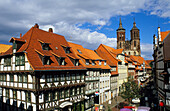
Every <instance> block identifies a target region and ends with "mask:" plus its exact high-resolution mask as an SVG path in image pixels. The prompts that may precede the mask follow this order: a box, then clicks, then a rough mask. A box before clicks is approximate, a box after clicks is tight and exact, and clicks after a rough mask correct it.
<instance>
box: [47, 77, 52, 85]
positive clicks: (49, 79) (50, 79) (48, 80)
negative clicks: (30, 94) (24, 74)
mask: <svg viewBox="0 0 170 111" xmlns="http://www.w3.org/2000/svg"><path fill="white" fill-rule="evenodd" d="M46 81H47V82H48V83H49V82H50V83H52V75H47V78H46Z"/></svg>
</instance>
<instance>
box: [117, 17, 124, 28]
mask: <svg viewBox="0 0 170 111" xmlns="http://www.w3.org/2000/svg"><path fill="white" fill-rule="evenodd" d="M117 30H125V29H124V28H123V27H122V21H121V18H120V20H119V28H118V29H117Z"/></svg>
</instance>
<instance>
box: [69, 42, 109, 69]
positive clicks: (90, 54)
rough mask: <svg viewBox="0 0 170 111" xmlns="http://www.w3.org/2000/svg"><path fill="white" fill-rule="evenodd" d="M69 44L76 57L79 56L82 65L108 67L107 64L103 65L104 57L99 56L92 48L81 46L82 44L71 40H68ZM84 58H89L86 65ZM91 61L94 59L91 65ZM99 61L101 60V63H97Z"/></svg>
mask: <svg viewBox="0 0 170 111" xmlns="http://www.w3.org/2000/svg"><path fill="white" fill-rule="evenodd" d="M69 45H70V47H71V48H72V50H73V52H74V53H75V54H76V55H77V57H79V59H80V64H82V65H83V66H84V67H86V68H100V69H110V67H109V65H107V64H106V65H104V59H102V58H101V57H99V56H98V55H97V54H96V53H95V52H94V51H93V50H90V49H86V48H83V46H81V45H79V44H75V43H71V42H69ZM86 59H88V60H89V62H90V63H89V65H86ZM92 61H94V63H95V65H92ZM99 61H101V62H102V64H101V65H99Z"/></svg>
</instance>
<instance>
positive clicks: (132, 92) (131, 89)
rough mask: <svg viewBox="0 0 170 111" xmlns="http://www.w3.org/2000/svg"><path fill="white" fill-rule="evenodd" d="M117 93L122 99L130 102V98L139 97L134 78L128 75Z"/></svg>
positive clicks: (138, 89) (138, 88)
mask: <svg viewBox="0 0 170 111" xmlns="http://www.w3.org/2000/svg"><path fill="white" fill-rule="evenodd" d="M119 95H120V96H121V97H122V98H123V99H125V100H128V102H131V100H132V99H135V98H141V95H140V87H139V86H138V84H137V83H136V81H135V80H134V79H132V78H131V77H129V78H128V81H127V82H124V83H123V84H122V85H121V91H120V92H119Z"/></svg>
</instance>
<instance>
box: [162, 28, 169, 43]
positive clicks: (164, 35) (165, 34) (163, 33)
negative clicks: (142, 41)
mask: <svg viewBox="0 0 170 111" xmlns="http://www.w3.org/2000/svg"><path fill="white" fill-rule="evenodd" d="M169 33H170V30H168V31H165V32H161V41H163V40H164V39H165V37H166V36H167V35H168V34H169Z"/></svg>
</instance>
